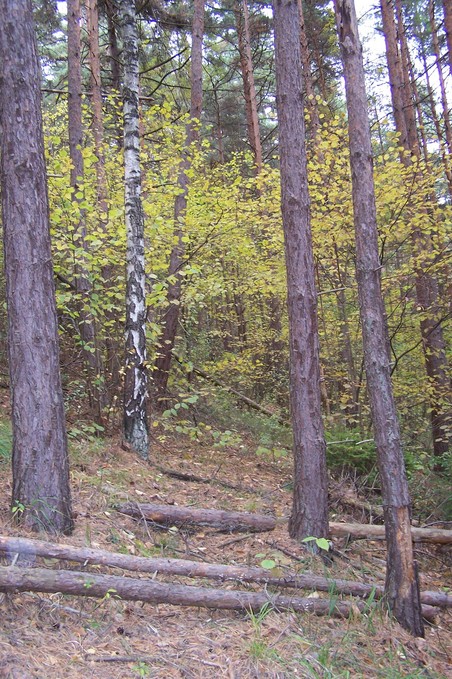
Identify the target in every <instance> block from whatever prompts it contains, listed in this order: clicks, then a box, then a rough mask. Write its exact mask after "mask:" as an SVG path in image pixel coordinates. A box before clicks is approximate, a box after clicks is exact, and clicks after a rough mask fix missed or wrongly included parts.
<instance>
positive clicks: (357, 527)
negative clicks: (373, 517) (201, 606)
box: [330, 523, 452, 545]
mask: <svg viewBox="0 0 452 679" xmlns="http://www.w3.org/2000/svg"><path fill="white" fill-rule="evenodd" d="M330 535H332V536H334V537H345V536H347V535H350V536H351V537H353V538H357V539H364V540H384V539H385V527H384V526H375V525H371V524H360V523H330ZM411 536H412V538H413V542H430V543H432V544H437V545H451V544H452V530H443V529H441V528H417V527H415V526H411Z"/></svg>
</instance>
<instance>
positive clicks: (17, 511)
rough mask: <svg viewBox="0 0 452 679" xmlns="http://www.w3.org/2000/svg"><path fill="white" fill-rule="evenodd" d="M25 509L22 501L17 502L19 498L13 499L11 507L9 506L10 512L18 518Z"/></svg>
mask: <svg viewBox="0 0 452 679" xmlns="http://www.w3.org/2000/svg"><path fill="white" fill-rule="evenodd" d="M25 509H26V508H25V505H24V504H23V503H22V502H19V500H15V501H14V502H13V505H12V507H11V514H12V515H13V516H14V517H15V518H19V517H20V516H22V514H23V513H24V511H25Z"/></svg>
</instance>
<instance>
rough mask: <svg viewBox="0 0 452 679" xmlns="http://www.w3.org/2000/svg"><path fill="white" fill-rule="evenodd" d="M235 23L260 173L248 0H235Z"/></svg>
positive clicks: (250, 135) (252, 143)
mask: <svg viewBox="0 0 452 679" xmlns="http://www.w3.org/2000/svg"><path fill="white" fill-rule="evenodd" d="M234 13H235V21H236V26H237V38H238V46H239V55H240V67H241V71H242V79H243V93H244V96H245V110H246V123H247V132H248V141H249V144H250V147H251V150H252V152H253V156H254V163H255V165H256V168H257V172H258V173H259V172H260V171H261V169H262V144H261V139H260V133H259V116H258V112H257V97H256V85H255V82H254V70H253V59H252V55H251V35H250V25H249V24H250V22H249V11H248V3H247V0H235V3H234Z"/></svg>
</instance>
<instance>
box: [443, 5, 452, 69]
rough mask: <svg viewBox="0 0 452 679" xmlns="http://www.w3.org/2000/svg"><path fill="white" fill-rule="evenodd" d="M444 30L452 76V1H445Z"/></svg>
mask: <svg viewBox="0 0 452 679" xmlns="http://www.w3.org/2000/svg"><path fill="white" fill-rule="evenodd" d="M443 9H444V30H445V31H446V41H447V52H448V55H447V56H448V61H449V70H450V74H451V75H452V6H451V3H450V0H443Z"/></svg>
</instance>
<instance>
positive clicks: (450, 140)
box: [428, 0, 452, 156]
mask: <svg viewBox="0 0 452 679" xmlns="http://www.w3.org/2000/svg"><path fill="white" fill-rule="evenodd" d="M428 13H429V18H430V28H431V31H432V44H433V51H434V53H435V61H436V70H437V73H438V82H439V87H440V93H441V106H442V109H443V117H444V134H445V137H446V144H447V150H448V152H449V155H451V156H452V129H451V124H450V114H449V104H448V102H447V93H446V84H445V82H444V75H443V69H442V66H441V50H440V47H439V40H438V29H437V27H436V19H435V5H434V3H433V2H432V0H429V3H428Z"/></svg>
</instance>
